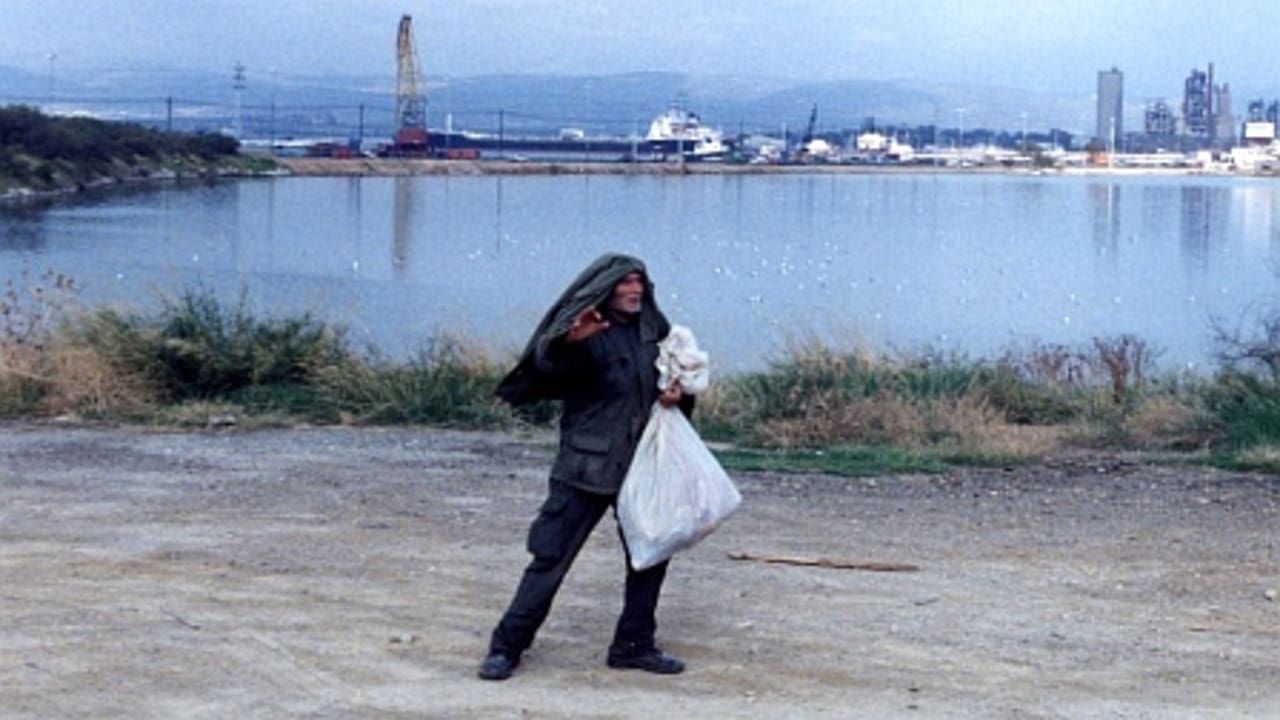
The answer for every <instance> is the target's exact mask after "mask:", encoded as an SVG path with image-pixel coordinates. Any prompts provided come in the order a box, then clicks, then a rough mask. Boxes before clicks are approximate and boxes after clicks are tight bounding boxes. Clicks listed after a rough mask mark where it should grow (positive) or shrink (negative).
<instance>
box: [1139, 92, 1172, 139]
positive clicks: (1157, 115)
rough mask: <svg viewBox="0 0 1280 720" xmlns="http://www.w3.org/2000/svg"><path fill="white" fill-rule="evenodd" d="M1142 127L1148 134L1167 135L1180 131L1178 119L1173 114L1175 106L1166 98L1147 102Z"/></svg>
mask: <svg viewBox="0 0 1280 720" xmlns="http://www.w3.org/2000/svg"><path fill="white" fill-rule="evenodd" d="M1142 129H1143V131H1144V132H1146V134H1148V135H1155V136H1158V137H1165V136H1170V135H1175V134H1177V132H1178V120H1177V118H1176V117H1174V115H1173V108H1171V107H1169V103H1167V102H1165V100H1164V99H1160V100H1152V101H1151V102H1149V103H1147V109H1146V111H1145V112H1144V113H1143V123H1142Z"/></svg>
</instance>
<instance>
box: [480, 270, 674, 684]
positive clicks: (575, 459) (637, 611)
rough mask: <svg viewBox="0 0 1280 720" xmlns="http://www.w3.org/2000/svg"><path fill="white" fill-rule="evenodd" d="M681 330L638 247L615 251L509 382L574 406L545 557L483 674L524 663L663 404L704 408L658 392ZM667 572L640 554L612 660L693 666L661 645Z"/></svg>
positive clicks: (518, 392)
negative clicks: (670, 341)
mask: <svg viewBox="0 0 1280 720" xmlns="http://www.w3.org/2000/svg"><path fill="white" fill-rule="evenodd" d="M670 327H671V326H670V324H669V323H668V322H667V319H666V317H664V316H663V314H662V312H661V311H659V310H658V305H657V303H656V302H655V300H654V295H653V283H652V282H650V280H649V277H648V274H647V273H646V272H645V267H644V264H643V263H642V262H640V261H639V260H637V259H636V258H633V257H629V256H626V255H613V254H611V255H605V256H603V257H601V258H599V259H597V260H596V261H595V262H594V263H592V264H591V265H590V266H589V267H587V269H586V270H584V271H583V272H582V273H581V274H579V275H578V277H577V279H575V280H574V281H573V283H572V284H570V286H569V287H568V288H567V289H566V290H565V291H564V293H563V294H561V296H560V299H559V300H558V301H557V302H556V304H555V305H554V306H553V307H552V308H551V310H549V311H548V312H547V314H546V316H545V317H543V319H542V322H541V323H540V324H539V325H538V328H537V330H535V331H534V333H533V337H532V338H530V340H529V343H528V345H527V346H526V347H525V350H524V353H523V354H522V355H521V357H520V360H519V362H518V363H517V364H516V367H515V369H514V370H512V371H511V373H510V374H508V375H507V376H506V378H504V379H503V381H502V382H501V383H500V384H499V386H498V390H497V394H498V396H499V397H501V398H502V399H503V400H506V401H507V402H509V403H511V404H513V405H520V404H523V403H527V402H532V401H535V400H540V399H556V400H561V401H563V411H562V413H561V416H560V449H559V452H558V454H557V455H556V459H555V462H554V464H553V465H552V468H551V479H550V482H549V492H548V494H547V499H546V501H545V502H544V503H543V504H542V508H541V509H540V510H539V511H538V516H537V518H536V519H535V520H534V521H533V525H532V527H530V528H529V537H528V549H529V552H530V553H531V554H532V555H533V560H532V561H531V562H530V563H529V565H528V567H527V568H526V569H525V571H524V575H523V576H522V577H521V579H520V585H519V587H518V588H517V590H516V594H515V598H514V599H512V601H511V605H510V607H508V608H507V611H506V613H505V614H504V615H503V616H502V620H501V621H500V622H499V623H498V626H497V627H496V628H495V629H494V631H493V635H492V637H491V639H490V642H489V653H488V655H487V656H486V657H485V659H484V662H483V663H482V664H481V665H480V671H479V675H480V677H481V678H484V679H486V680H505V679H506V678H508V677H510V676H511V673H512V671H514V670H515V668H516V666H517V665H519V664H520V656H521V654H522V653H523V652H524V651H525V650H526V649H527V648H528V647H529V645H530V644H532V643H533V637H534V635H535V634H536V633H537V631H538V627H539V626H541V625H542V622H543V620H545V619H546V617H547V613H548V612H549V611H550V610H551V602H552V600H553V599H554V598H555V594H556V591H557V590H558V589H559V587H560V583H561V581H562V580H563V579H564V576H565V573H567V572H568V571H569V566H570V565H571V564H572V563H573V560H574V558H575V557H576V556H577V554H578V550H580V549H581V548H582V545H583V543H584V542H586V539H587V537H588V536H589V535H590V534H591V531H592V529H593V528H595V526H596V523H598V522H599V521H600V518H601V516H603V515H604V512H605V511H606V510H608V509H609V508H610V507H611V506H613V505H614V504H615V502H616V500H617V497H618V490H619V489H620V488H621V486H622V480H623V477H624V476H625V475H626V472H627V467H628V466H629V465H630V463H631V456H632V455H633V454H634V452H635V448H636V444H637V443H638V442H639V440H640V435H641V433H642V432H643V431H644V426H645V423H646V421H647V420H648V418H649V412H650V409H651V408H652V406H653V403H654V402H655V401H658V402H661V403H662V404H663V405H665V406H668V407H670V406H672V405H675V404H677V403H679V404H681V405H682V408H683V409H684V410H685V411H686V412H688V411H690V410H691V409H692V399H693V396H688V397H687V398H683V394H682V393H681V391H680V388H679V387H673V388H672V389H671V390H669V391H667V392H665V393H664V392H660V391H659V390H658V371H657V368H656V367H655V366H654V360H655V359H656V358H657V356H658V342H659V341H660V340H662V339H663V338H664V337H666V335H667V332H668V331H669V330H670ZM682 398H683V399H684V402H681V401H682ZM619 535H621V533H619ZM623 549H624V551H625V550H626V541H625V539H624V541H623ZM666 572H667V563H665V562H663V563H661V564H659V565H656V566H654V567H651V568H648V569H646V570H642V571H638V572H637V571H635V570H632V569H631V563H630V557H629V556H628V558H627V579H626V595H625V600H624V604H623V608H622V615H621V617H620V618H619V619H618V625H617V628H616V630H615V632H614V637H613V643H612V644H611V645H610V647H609V654H608V661H607V662H608V665H609V667H613V668H620V669H626V668H637V669H641V670H647V671H649V672H654V673H663V674H674V673H679V672H681V671H682V670H684V663H682V662H680V661H679V660H677V659H675V658H672V657H670V656H668V655H665V654H663V653H662V651H660V650H659V649H658V648H657V646H656V645H655V644H654V631H655V628H656V622H655V619H654V611H655V609H656V607H657V604H658V593H659V591H660V590H661V588H662V580H663V578H664V577H665V576H666Z"/></svg>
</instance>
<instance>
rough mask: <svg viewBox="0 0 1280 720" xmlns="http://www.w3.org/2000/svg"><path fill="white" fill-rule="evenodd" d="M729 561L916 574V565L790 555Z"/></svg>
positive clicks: (733, 555)
mask: <svg viewBox="0 0 1280 720" xmlns="http://www.w3.org/2000/svg"><path fill="white" fill-rule="evenodd" d="M729 559H730V560H752V561H755V562H762V563H771V564H775V565H804V566H808V567H824V568H834V569H837V570H869V571H871V572H917V571H918V570H920V566H918V565H908V564H905V563H886V562H867V561H858V560H832V559H830V558H808V557H795V556H791V555H753V554H751V553H744V552H731V553H729Z"/></svg>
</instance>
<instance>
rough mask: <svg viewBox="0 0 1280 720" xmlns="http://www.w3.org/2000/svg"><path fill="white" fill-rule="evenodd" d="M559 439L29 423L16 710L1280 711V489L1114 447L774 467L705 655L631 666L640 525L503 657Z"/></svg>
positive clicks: (17, 454)
mask: <svg viewBox="0 0 1280 720" xmlns="http://www.w3.org/2000/svg"><path fill="white" fill-rule="evenodd" d="M549 440H550V437H549V436H539V437H533V438H518V437H516V436H513V435H502V434H488V433H454V432H444V431H436V430H421V429H397V430H386V431H379V430H351V429H314V430H280V431H259V432H233V433H227V434H212V433H208V434H205V433H195V434H170V433H140V432H136V431H129V430H97V429H83V428H60V427H52V426H40V425H30V424H12V423H10V424H0V620H2V621H0V716H2V717H5V718H59V717H66V718H85V717H94V718H113V717H118V718H182V717H197V718H227V717H316V718H328V717H360V718H366V717H406V718H409V717H413V718H421V717H431V718H529V717H533V718H561V717H571V718H646V719H648V718H653V717H695V718H721V717H742V718H748V717H749V718H797V717H805V718H809V717H831V718H843V717H877V718H883V717H947V718H954V717H960V718H966V717H971V718H992V717H996V718H999V717H1006V718H1059V717H1062V718H1080V717H1100V718H1113V717H1121V718H1171V717H1223V718H1225V717H1231V718H1237V717H1259V718H1261V717H1280V683H1278V682H1277V678H1280V599H1269V597H1268V591H1271V593H1270V594H1271V596H1272V597H1274V591H1277V590H1280V481H1277V480H1276V479H1275V478H1264V477H1259V476H1247V475H1234V474H1229V473H1222V472H1214V471H1208V470H1199V469H1195V470H1188V469H1179V468H1169V467H1146V466H1137V465H1130V464H1125V463H1123V462H1120V461H1117V460H1114V459H1112V460H1097V459H1095V460H1089V459H1076V460H1071V461H1066V460H1063V461H1059V462H1057V463H1055V464H1050V465H1045V466H1038V467H1034V468H1020V469H1017V470H1015V471H1011V472H1010V471H1004V470H981V471H978V470H970V471H963V472H957V473H954V474H951V475H947V476H930V477H924V476H895V477H881V478H877V479H874V480H870V479H865V480H848V479H839V478H831V477H823V476H779V475H770V474H740V475H738V476H737V479H738V480H739V481H740V486H741V488H742V490H743V494H744V496H745V503H744V506H743V509H742V510H741V511H740V513H739V514H738V515H737V516H735V517H734V518H733V519H732V520H731V521H730V522H729V524H728V525H727V526H726V527H724V528H723V529H722V530H721V531H720V532H719V533H717V534H716V535H713V536H712V537H711V538H710V539H708V540H707V542H706V543H704V544H703V545H701V546H699V547H698V548H695V549H694V550H693V551H691V552H689V553H687V554H685V555H682V556H680V557H678V558H677V559H676V561H675V562H674V563H673V566H672V570H671V573H670V575H669V578H668V581H667V585H666V589H665V593H664V598H663V602H662V605H661V607H660V613H659V623H660V627H659V636H660V641H661V642H662V643H663V645H664V647H665V648H666V649H668V650H669V651H671V652H672V653H673V654H676V655H679V656H681V657H682V658H684V659H685V660H686V661H688V663H689V671H688V672H687V673H686V674H684V675H682V676H678V677H654V676H648V675H645V674H642V673H636V672H618V671H613V670H609V669H608V668H606V667H605V666H604V662H603V660H604V648H605V645H606V644H607V642H608V640H609V636H610V633H611V631H612V627H613V622H614V619H615V616H616V613H617V611H618V605H619V602H620V599H621V587H620V579H621V575H622V562H623V561H622V556H621V552H620V550H619V548H618V545H617V540H616V537H615V536H614V534H613V533H614V530H613V527H612V522H609V521H606V522H605V523H602V525H601V528H600V529H599V530H598V531H597V534H596V536H595V537H593V538H592V540H591V541H590V542H589V543H588V546H587V548H586V550H585V551H584V553H583V556H582V557H581V558H580V559H579V561H578V563H577V566H576V567H575V569H574V571H573V572H572V573H571V574H570V576H569V578H568V580H567V582H566V585H565V588H564V590H563V592H562V593H561V596H560V598H559V599H558V601H557V605H556V607H555V609H554V610H553V611H552V615H551V618H550V620H549V621H548V624H547V625H546V626H545V628H544V630H543V632H542V633H541V635H540V636H539V639H538V642H537V643H536V644H535V645H534V647H533V648H532V649H531V651H530V652H529V653H528V654H527V655H526V661H525V664H524V665H523V666H522V667H521V668H520V670H519V672H518V674H517V675H516V677H514V678H513V679H512V680H510V681H508V682H506V683H500V684H494V683H483V682H481V681H479V680H476V679H475V678H474V671H475V666H476V664H477V662H478V660H479V659H480V656H481V654H482V652H483V649H484V645H485V641H486V638H487V635H488V632H489V630H490V628H491V627H492V625H493V623H494V622H495V621H496V620H497V617H498V615H499V613H500V612H501V611H502V608H503V607H504V605H505V603H506V601H507V600H508V598H509V595H510V593H511V591H512V589H513V587H514V584H515V581H516V578H517V575H518V573H519V571H520V570H521V568H522V567H523V564H524V562H525V560H526V555H525V554H524V551H523V547H522V544H523V539H524V533H525V530H526V527H527V523H528V521H529V520H530V519H531V518H532V515H533V513H534V511H535V509H536V506H537V504H538V502H539V501H540V499H541V495H542V492H543V489H544V483H545V473H546V470H547V466H548V459H549V451H548V449H547V447H548V445H547V443H548V442H549ZM733 551H743V552H751V553H778V554H791V555H805V556H825V557H831V558H841V559H852V560H870V561H882V562H898V563H912V564H915V565H918V566H920V570H919V571H918V572H890V573H875V572H863V571H856V570H833V569H825V568H809V567H787V566H777V565H766V564H761V563H755V562H742V561H734V560H730V559H728V557H727V553H729V552H733Z"/></svg>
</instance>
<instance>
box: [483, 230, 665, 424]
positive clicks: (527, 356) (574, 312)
mask: <svg viewBox="0 0 1280 720" xmlns="http://www.w3.org/2000/svg"><path fill="white" fill-rule="evenodd" d="M632 272H639V273H641V274H642V275H644V300H643V304H642V306H641V308H640V320H639V322H640V338H641V340H643V341H645V342H658V341H659V340H661V339H662V338H664V337H666V336H667V332H668V331H669V330H670V329H671V325H670V323H668V322H667V318H666V316H664V315H663V314H662V311H661V310H659V309H658V303H657V301H656V300H655V298H654V293H653V281H652V280H650V279H649V273H648V271H647V270H645V267H644V263H643V262H641V261H640V260H639V259H637V258H634V257H631V256H629V255H619V254H616V253H610V254H607V255H601V256H600V257H599V258H596V260H595V262H593V263H591V264H590V265H588V266H587V269H585V270H583V271H582V272H581V273H579V274H578V277H576V278H574V280H573V282H572V283H570V284H569V287H567V288H565V291H564V292H563V293H561V294H560V298H559V299H558V300H556V303H555V304H554V305H552V306H551V309H550V310H548V311H547V313H546V315H543V317H542V322H540V323H538V328H537V329H536V330H534V331H533V336H532V337H530V338H529V342H528V343H526V344H525V347H524V352H522V353H521V354H520V359H519V361H517V362H516V366H515V368H514V369H513V370H512V371H511V372H509V373H507V376H506V377H505V378H503V379H502V382H500V383H498V389H497V391H496V393H495V394H497V396H498V397H500V398H502V399H503V400H505V401H507V402H509V403H511V404H512V405H522V404H524V403H529V402H535V401H537V400H547V399H556V398H559V397H561V396H562V393H561V391H560V390H559V388H558V387H557V385H556V383H555V382H554V381H553V380H552V378H549V377H546V376H545V374H544V373H541V372H539V371H538V368H537V364H536V362H535V358H536V357H537V354H538V352H539V351H540V350H541V351H543V352H545V350H546V348H547V346H548V345H550V344H551V342H552V341H553V340H555V339H556V338H558V337H560V336H562V335H564V334H565V333H567V332H569V326H570V325H571V324H573V319H574V318H576V317H577V316H578V315H579V314H580V313H582V311H583V310H586V309H587V308H589V307H592V306H595V307H597V308H600V309H601V310H603V309H604V308H605V306H606V305H607V304H608V300H609V297H610V296H611V295H612V294H613V289H614V288H615V287H617V285H618V283H619V282H622V278H624V277H626V276H627V273H632Z"/></svg>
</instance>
